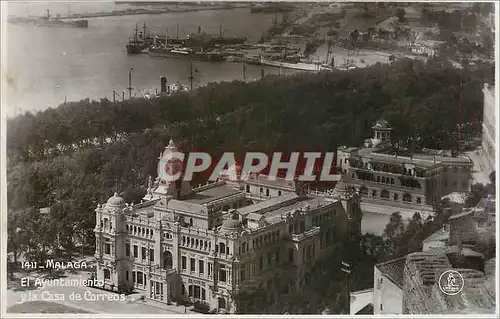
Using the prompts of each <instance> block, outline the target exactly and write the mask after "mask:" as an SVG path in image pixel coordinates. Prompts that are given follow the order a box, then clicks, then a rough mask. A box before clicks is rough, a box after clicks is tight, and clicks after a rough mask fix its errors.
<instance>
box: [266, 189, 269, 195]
mask: <svg viewBox="0 0 500 319" xmlns="http://www.w3.org/2000/svg"><path fill="white" fill-rule="evenodd" d="M266 196H269V188H266Z"/></svg>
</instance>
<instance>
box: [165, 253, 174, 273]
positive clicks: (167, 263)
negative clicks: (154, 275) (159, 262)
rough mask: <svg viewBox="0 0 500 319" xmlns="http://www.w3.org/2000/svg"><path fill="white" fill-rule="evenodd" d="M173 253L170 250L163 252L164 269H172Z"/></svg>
mask: <svg viewBox="0 0 500 319" xmlns="http://www.w3.org/2000/svg"><path fill="white" fill-rule="evenodd" d="M172 264H173V262H172V253H171V252H170V251H168V250H166V251H164V252H163V269H172Z"/></svg>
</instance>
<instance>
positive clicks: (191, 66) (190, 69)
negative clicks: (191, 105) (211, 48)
mask: <svg viewBox="0 0 500 319" xmlns="http://www.w3.org/2000/svg"><path fill="white" fill-rule="evenodd" d="M193 80H194V76H193V62H191V63H190V64H189V86H190V88H191V91H192V90H193Z"/></svg>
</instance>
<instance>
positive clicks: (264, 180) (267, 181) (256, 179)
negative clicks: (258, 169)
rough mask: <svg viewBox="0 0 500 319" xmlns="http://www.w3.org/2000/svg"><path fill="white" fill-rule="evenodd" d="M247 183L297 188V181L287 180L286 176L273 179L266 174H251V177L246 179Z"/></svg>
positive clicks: (290, 188) (288, 188)
mask: <svg viewBox="0 0 500 319" xmlns="http://www.w3.org/2000/svg"><path fill="white" fill-rule="evenodd" d="M245 183H247V184H264V185H272V186H274V187H278V188H283V189H287V190H295V182H294V181H293V180H287V179H286V178H282V177H275V178H274V179H271V178H270V177H269V176H268V175H265V174H258V175H251V176H250V178H249V179H248V180H246V181H245Z"/></svg>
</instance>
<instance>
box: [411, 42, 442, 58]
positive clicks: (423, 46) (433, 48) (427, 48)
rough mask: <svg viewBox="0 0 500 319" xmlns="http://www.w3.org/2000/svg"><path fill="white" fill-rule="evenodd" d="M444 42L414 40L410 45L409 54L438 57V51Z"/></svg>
mask: <svg viewBox="0 0 500 319" xmlns="http://www.w3.org/2000/svg"><path fill="white" fill-rule="evenodd" d="M445 43H446V42H444V41H436V40H415V42H413V43H412V45H411V52H412V53H415V54H420V55H425V56H428V57H433V56H436V55H438V53H439V49H440V48H441V47H442V46H443V44H445Z"/></svg>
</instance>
